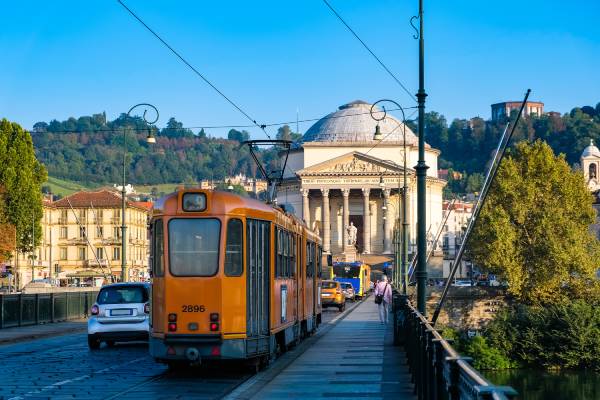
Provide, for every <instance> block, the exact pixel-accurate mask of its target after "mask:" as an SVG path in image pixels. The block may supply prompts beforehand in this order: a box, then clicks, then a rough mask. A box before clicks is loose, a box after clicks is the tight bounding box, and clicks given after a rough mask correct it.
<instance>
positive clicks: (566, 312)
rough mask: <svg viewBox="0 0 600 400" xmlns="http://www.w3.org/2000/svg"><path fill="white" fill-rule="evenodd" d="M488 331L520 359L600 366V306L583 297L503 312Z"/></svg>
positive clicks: (543, 364)
mask: <svg viewBox="0 0 600 400" xmlns="http://www.w3.org/2000/svg"><path fill="white" fill-rule="evenodd" d="M484 335H485V336H486V338H487V341H488V344H489V345H490V346H491V347H493V348H495V349H498V350H499V351H500V353H501V354H504V355H506V356H509V357H510V358H511V359H512V360H514V361H517V362H519V363H523V364H527V365H530V366H535V367H543V368H547V369H559V368H573V369H574V368H579V369H595V370H600V307H598V306H597V305H595V304H590V303H587V302H585V301H583V300H576V301H570V302H564V303H558V304H551V305H548V306H545V307H543V306H518V307H516V308H514V309H511V310H508V311H506V312H505V313H503V314H501V315H499V316H498V317H497V318H496V319H495V320H494V321H493V322H492V323H491V324H490V325H489V326H488V328H487V329H486V331H485V333H484Z"/></svg>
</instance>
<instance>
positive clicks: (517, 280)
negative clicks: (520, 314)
mask: <svg viewBox="0 0 600 400" xmlns="http://www.w3.org/2000/svg"><path fill="white" fill-rule="evenodd" d="M594 222H595V211H594V209H593V208H592V196H591V194H590V193H589V191H588V190H587V188H586V187H585V184H584V181H583V177H582V175H581V173H580V172H574V171H572V170H571V168H570V166H569V165H568V164H567V162H566V161H565V158H564V156H562V155H561V156H555V155H554V153H553V152H552V149H551V148H550V146H548V145H547V144H546V143H544V142H543V141H541V140H537V141H536V142H534V143H533V144H528V143H527V142H521V143H519V144H517V145H516V147H515V148H514V150H513V151H512V152H511V154H510V155H509V156H508V157H506V158H505V159H504V160H503V161H502V164H501V165H500V168H499V170H498V175H497V177H496V180H495V182H494V184H493V186H492V188H491V190H490V193H489V195H488V198H487V200H486V203H485V205H484V208H483V209H482V212H481V214H480V216H479V220H478V222H477V224H476V226H475V229H474V230H473V234H472V237H471V239H470V240H469V252H470V255H471V258H472V259H473V260H474V261H475V262H476V263H477V264H479V265H482V266H485V267H487V268H488V269H490V270H491V271H492V272H495V273H498V274H500V275H502V276H503V277H504V278H505V279H506V280H507V281H508V284H509V289H508V290H509V291H510V293H511V294H512V295H514V296H515V297H516V298H517V299H519V300H520V301H522V302H525V303H529V304H547V303H552V302H556V301H560V300H563V299H568V298H584V297H589V296H597V295H598V293H599V289H598V280H597V278H596V275H595V274H596V271H597V270H598V260H600V243H599V242H598V241H597V239H596V238H595V237H594V236H593V235H592V234H591V232H590V231H589V226H590V225H591V224H593V223H594Z"/></svg>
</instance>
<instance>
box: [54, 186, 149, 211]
mask: <svg viewBox="0 0 600 400" xmlns="http://www.w3.org/2000/svg"><path fill="white" fill-rule="evenodd" d="M69 203H70V204H69ZM140 203H141V204H143V203H145V202H134V201H127V206H128V207H135V208H140V209H143V210H148V208H147V207H144V206H142V205H141V204H140ZM52 204H53V205H54V207H57V208H61V207H65V208H70V207H71V206H73V208H88V207H96V208H107V207H110V208H117V207H121V195H120V194H119V193H117V192H115V191H114V190H109V189H100V190H95V191H81V192H76V193H73V194H72V195H70V196H66V197H63V198H62V199H60V200H58V201H55V202H54V203H52Z"/></svg>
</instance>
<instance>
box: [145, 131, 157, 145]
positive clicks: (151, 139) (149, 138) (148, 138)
mask: <svg viewBox="0 0 600 400" xmlns="http://www.w3.org/2000/svg"><path fill="white" fill-rule="evenodd" d="M146 143H148V144H155V143H156V138H155V137H154V135H153V134H152V131H149V132H148V136H146Z"/></svg>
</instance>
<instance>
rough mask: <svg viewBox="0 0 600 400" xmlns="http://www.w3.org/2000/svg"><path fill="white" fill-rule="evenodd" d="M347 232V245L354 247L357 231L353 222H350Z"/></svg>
mask: <svg viewBox="0 0 600 400" xmlns="http://www.w3.org/2000/svg"><path fill="white" fill-rule="evenodd" d="M346 231H347V232H348V244H349V245H351V246H354V245H355V244H356V232H357V231H358V229H356V227H355V226H354V222H352V221H350V225H349V226H348V227H347V228H346Z"/></svg>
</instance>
